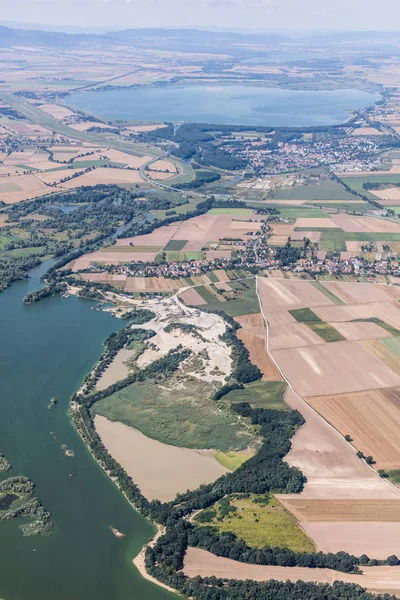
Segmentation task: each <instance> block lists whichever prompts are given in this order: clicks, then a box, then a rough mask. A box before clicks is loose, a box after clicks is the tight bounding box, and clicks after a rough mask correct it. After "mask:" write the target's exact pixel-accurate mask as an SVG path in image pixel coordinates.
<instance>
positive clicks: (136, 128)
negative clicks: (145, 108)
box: [126, 124, 165, 133]
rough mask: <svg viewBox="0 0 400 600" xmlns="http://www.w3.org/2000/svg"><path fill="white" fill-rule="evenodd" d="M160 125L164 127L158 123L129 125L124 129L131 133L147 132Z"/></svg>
mask: <svg viewBox="0 0 400 600" xmlns="http://www.w3.org/2000/svg"><path fill="white" fill-rule="evenodd" d="M160 127H165V125H164V124H159V125H130V126H129V127H127V128H126V129H127V130H128V131H133V133H147V132H148V131H155V130H156V129H160Z"/></svg>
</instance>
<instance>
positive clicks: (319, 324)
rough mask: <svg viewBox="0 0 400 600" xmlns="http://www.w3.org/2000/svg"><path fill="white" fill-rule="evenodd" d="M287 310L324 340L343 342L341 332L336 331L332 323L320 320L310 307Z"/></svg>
mask: <svg viewBox="0 0 400 600" xmlns="http://www.w3.org/2000/svg"><path fill="white" fill-rule="evenodd" d="M289 312H290V314H291V315H292V316H293V317H294V318H295V319H296V321H298V322H299V323H304V325H307V327H309V328H310V329H311V330H312V331H314V333H316V334H317V335H319V337H320V338H322V339H323V340H324V342H327V343H330V342H343V341H344V340H345V339H346V338H344V337H343V336H342V334H341V333H339V332H338V331H336V329H335V328H334V327H332V325H330V324H329V323H325V322H324V321H321V319H320V318H319V317H318V316H317V315H316V314H315V313H314V312H313V311H312V310H311V309H310V308H297V309H295V310H290V311H289Z"/></svg>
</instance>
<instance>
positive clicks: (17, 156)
mask: <svg viewBox="0 0 400 600" xmlns="http://www.w3.org/2000/svg"><path fill="white" fill-rule="evenodd" d="M33 155H34V152H33V150H20V151H17V152H11V154H9V155H8V156H7V158H5V159H4V161H3V164H4V165H6V166H10V165H26V164H28V163H29V160H30V159H31V158H32V157H33Z"/></svg>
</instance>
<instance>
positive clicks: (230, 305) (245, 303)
mask: <svg viewBox="0 0 400 600" xmlns="http://www.w3.org/2000/svg"><path fill="white" fill-rule="evenodd" d="M245 283H246V286H247V287H243V286H242V287H241V293H242V298H237V299H233V300H226V302H220V301H219V300H218V298H216V296H214V295H213V294H212V293H211V292H210V291H209V290H207V289H206V288H205V287H204V286H199V287H196V292H198V293H199V294H200V296H201V297H202V298H203V299H204V300H205V301H206V302H207V306H206V307H205V308H208V309H211V310H222V311H223V312H224V313H226V314H227V315H229V316H231V317H238V316H239V315H250V314H255V313H259V312H260V303H259V301H258V298H257V294H256V285H255V279H248V280H246V282H245ZM238 284H240V282H231V283H230V284H229V285H230V286H231V287H232V288H233V287H234V285H236V286H237V285H238ZM236 289H238V288H237V287H236Z"/></svg>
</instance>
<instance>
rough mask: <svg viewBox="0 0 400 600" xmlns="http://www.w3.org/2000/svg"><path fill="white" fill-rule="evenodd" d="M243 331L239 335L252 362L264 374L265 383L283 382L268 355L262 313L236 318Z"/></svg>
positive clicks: (240, 330) (239, 331)
mask: <svg viewBox="0 0 400 600" xmlns="http://www.w3.org/2000/svg"><path fill="white" fill-rule="evenodd" d="M235 321H237V322H238V323H239V324H240V326H241V329H239V330H238V332H237V335H238V337H239V338H240V339H241V340H242V342H243V343H244V345H245V346H246V348H247V350H248V351H249V353H250V360H251V362H252V363H253V364H255V365H257V367H258V368H259V369H260V370H261V371H262V373H263V380H264V381H282V377H281V375H280V374H279V371H278V369H277V368H276V367H275V365H274V363H273V361H272V360H271V358H270V357H269V356H268V354H267V348H266V335H267V333H266V330H265V325H264V319H263V317H262V315H261V313H259V314H256V315H243V316H240V317H236V318H235Z"/></svg>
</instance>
